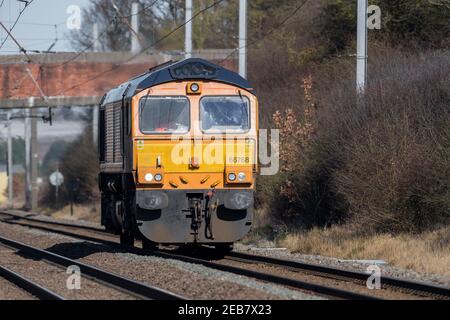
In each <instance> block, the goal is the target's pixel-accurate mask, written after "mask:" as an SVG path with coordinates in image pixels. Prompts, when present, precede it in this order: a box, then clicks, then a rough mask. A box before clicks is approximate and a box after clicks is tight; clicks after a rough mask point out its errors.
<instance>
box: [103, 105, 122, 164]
mask: <svg viewBox="0 0 450 320" xmlns="http://www.w3.org/2000/svg"><path fill="white" fill-rule="evenodd" d="M121 145H122V139H121V106H120V105H115V106H113V105H109V106H106V108H105V162H108V163H121V162H122V154H121Z"/></svg>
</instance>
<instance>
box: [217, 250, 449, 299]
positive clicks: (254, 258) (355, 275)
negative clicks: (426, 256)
mask: <svg viewBox="0 0 450 320" xmlns="http://www.w3.org/2000/svg"><path fill="white" fill-rule="evenodd" d="M225 258H227V259H230V260H235V259H237V260H240V261H246V262H249V263H255V262H258V263H264V264H267V265H272V266H276V267H280V266H281V267H286V268H289V269H290V270H294V271H307V272H311V273H312V274H317V275H323V276H331V277H333V278H345V279H349V280H361V281H366V280H367V278H368V277H369V276H370V274H368V273H364V272H358V271H350V270H345V269H341V268H335V267H328V266H323V265H318V264H312V263H306V262H300V261H293V260H287V259H279V258H273V257H267V256H261V255H255V254H248V253H242V252H230V253H229V254H227V255H226V256H225ZM381 284H382V285H388V286H392V287H397V288H400V289H407V290H412V291H414V292H422V293H425V294H427V295H429V294H431V295H439V296H442V297H446V298H450V288H449V287H444V286H438V285H434V284H428V283H424V282H419V281H412V280H405V279H399V278H394V277H389V276H381Z"/></svg>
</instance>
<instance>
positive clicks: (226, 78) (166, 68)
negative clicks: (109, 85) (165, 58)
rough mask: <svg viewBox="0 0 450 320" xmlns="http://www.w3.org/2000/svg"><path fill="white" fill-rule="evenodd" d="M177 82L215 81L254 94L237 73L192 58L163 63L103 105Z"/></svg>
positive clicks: (125, 85)
mask: <svg viewBox="0 0 450 320" xmlns="http://www.w3.org/2000/svg"><path fill="white" fill-rule="evenodd" d="M177 80H178V81H179V80H213V81H218V82H223V83H227V84H231V85H234V86H237V87H240V88H242V89H244V90H247V91H249V92H253V88H251V86H250V84H249V83H248V81H247V80H246V79H244V78H242V77H241V76H240V75H239V74H237V73H236V72H233V71H231V70H228V69H225V68H223V67H222V66H219V65H217V64H213V63H211V62H208V61H206V60H203V59H199V58H190V59H185V60H181V61H169V62H166V63H163V64H161V65H158V66H156V67H154V68H151V69H150V70H149V71H148V72H146V73H144V74H142V75H140V76H137V77H135V78H132V79H130V80H128V81H127V82H124V83H122V84H120V85H119V86H118V87H117V88H114V89H112V90H110V91H109V92H108V93H107V94H106V95H105V97H104V99H102V104H106V103H111V102H115V101H120V100H122V99H123V98H125V99H130V98H131V97H133V96H134V95H135V94H136V93H138V92H140V91H142V90H144V89H148V88H150V87H153V86H156V85H158V84H162V83H167V82H172V81H177Z"/></svg>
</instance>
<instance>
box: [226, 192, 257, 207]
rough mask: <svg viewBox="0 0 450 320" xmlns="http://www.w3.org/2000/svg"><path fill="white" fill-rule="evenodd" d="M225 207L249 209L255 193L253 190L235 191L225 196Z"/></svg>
mask: <svg viewBox="0 0 450 320" xmlns="http://www.w3.org/2000/svg"><path fill="white" fill-rule="evenodd" d="M224 205H225V207H226V208H227V209H231V210H243V209H248V208H250V207H251V206H252V205H253V194H252V193H251V192H244V191H243V192H234V193H232V194H229V195H228V196H227V197H226V198H225V203H224Z"/></svg>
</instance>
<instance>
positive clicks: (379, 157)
mask: <svg viewBox="0 0 450 320" xmlns="http://www.w3.org/2000/svg"><path fill="white" fill-rule="evenodd" d="M374 53H375V54H373V55H372V56H371V57H372V58H371V60H370V66H371V68H370V70H369V85H368V88H367V92H366V95H365V99H360V100H358V99H357V97H356V93H355V91H356V90H355V84H354V80H353V79H354V77H353V76H352V75H353V74H354V70H353V69H352V68H351V67H349V64H348V63H347V61H345V60H342V61H337V60H335V61H331V62H330V64H328V65H326V64H325V65H322V66H321V67H320V68H318V69H317V70H316V71H315V73H314V76H313V85H312V92H313V98H312V100H313V101H314V102H313V104H314V106H315V119H316V120H315V121H317V123H316V127H315V128H316V129H315V131H314V135H313V136H312V138H310V141H309V143H308V144H307V145H308V147H307V148H304V147H302V145H303V144H302V143H300V144H298V142H299V141H300V142H301V141H302V139H303V138H302V136H301V135H300V134H296V135H294V137H293V136H291V135H289V134H286V133H285V132H283V130H282V131H281V133H282V134H281V140H282V141H281V147H282V148H283V147H284V148H286V145H288V146H289V144H290V143H291V144H292V143H297V144H298V148H297V149H295V151H294V152H293V154H291V155H290V156H289V157H288V158H287V159H290V160H289V161H290V162H289V165H288V170H287V171H283V172H282V173H280V176H279V177H278V178H277V179H276V178H271V180H272V181H278V182H279V185H277V186H274V185H273V186H272V188H273V189H275V190H276V189H278V192H275V194H276V195H277V196H276V198H275V197H273V198H272V199H273V201H272V203H271V206H272V207H273V208H278V209H279V210H281V211H282V212H283V214H278V215H275V216H274V217H275V218H276V219H283V220H284V221H285V222H287V223H288V224H290V225H298V224H301V225H302V226H309V227H311V226H315V225H318V226H327V225H330V224H333V223H341V222H350V223H353V224H356V225H358V226H359V228H361V229H363V230H366V231H368V230H370V231H389V232H397V231H422V230H425V229H427V228H430V227H433V226H435V225H438V224H448V223H449V212H450V197H449V194H450V184H449V182H450V161H449V159H450V136H449V132H450V129H449V128H450V108H449V106H450V92H449V88H450V77H449V75H448V72H447V70H449V68H450V53H449V52H436V53H426V54H422V55H407V54H405V52H402V51H398V50H386V49H383V50H381V51H380V50H379V49H377V51H376V52H374ZM343 79H346V80H343ZM305 101H307V99H305ZM307 108H308V103H306V104H303V109H305V110H306V109H307ZM276 116H278V115H276ZM295 116H297V115H296V114H294V115H293V116H290V117H295ZM302 118H303V120H302V121H303V126H304V125H305V122H304V120H305V117H304V116H303V117H302ZM289 121H290V120H289V117H288V118H285V119H284V120H282V121H281V126H280V127H286V124H287V123H288V122H289ZM287 150H289V147H288V149H287ZM289 152H290V153H292V152H291V151H289ZM281 155H283V151H281ZM287 159H284V160H287ZM282 160H283V158H282ZM280 177H281V178H280ZM263 188H267V186H263Z"/></svg>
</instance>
